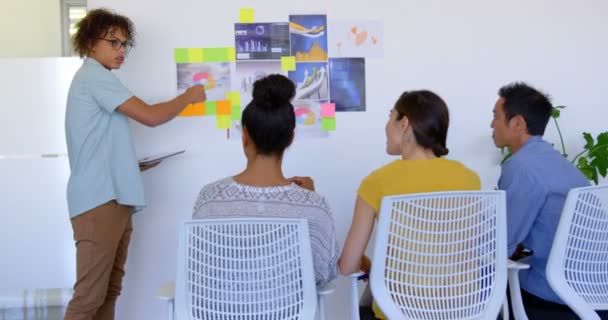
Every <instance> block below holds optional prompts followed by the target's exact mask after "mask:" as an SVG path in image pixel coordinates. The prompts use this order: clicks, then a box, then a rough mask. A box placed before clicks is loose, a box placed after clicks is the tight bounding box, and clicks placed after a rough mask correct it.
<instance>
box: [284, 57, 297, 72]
mask: <svg viewBox="0 0 608 320" xmlns="http://www.w3.org/2000/svg"><path fill="white" fill-rule="evenodd" d="M281 70H283V71H294V70H296V57H294V56H289V57H281Z"/></svg>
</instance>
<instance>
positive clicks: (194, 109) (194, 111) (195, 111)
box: [179, 102, 205, 117]
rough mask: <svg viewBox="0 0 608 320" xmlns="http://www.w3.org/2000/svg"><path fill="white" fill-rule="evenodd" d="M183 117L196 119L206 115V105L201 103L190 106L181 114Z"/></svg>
mask: <svg viewBox="0 0 608 320" xmlns="http://www.w3.org/2000/svg"><path fill="white" fill-rule="evenodd" d="M179 115H180V116H181V117H194V116H204V115H205V103H204V102H199V103H195V104H189V105H188V106H187V107H186V109H184V110H182V112H180V114H179Z"/></svg>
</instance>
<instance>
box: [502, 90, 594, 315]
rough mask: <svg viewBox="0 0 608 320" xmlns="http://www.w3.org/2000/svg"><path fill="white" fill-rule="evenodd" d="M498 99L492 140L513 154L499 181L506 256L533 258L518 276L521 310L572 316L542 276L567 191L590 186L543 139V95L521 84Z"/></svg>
mask: <svg viewBox="0 0 608 320" xmlns="http://www.w3.org/2000/svg"><path fill="white" fill-rule="evenodd" d="M498 94H499V96H500V98H499V99H498V101H497V102H496V105H495V107H494V119H493V120H492V125H491V127H492V129H493V133H492V138H493V139H494V143H495V144H496V146H497V147H509V148H511V151H512V152H513V155H512V156H511V157H510V158H509V159H508V160H507V161H506V162H505V163H504V164H503V165H502V171H501V174H500V179H499V180H498V188H499V189H500V190H505V191H506V194H507V235H508V252H509V254H510V255H513V256H512V258H513V259H518V258H520V257H521V256H522V250H525V251H528V252H530V253H531V254H530V255H529V257H527V258H526V262H527V263H529V264H530V269H529V270H521V271H520V282H521V288H522V298H523V301H524V305H525V307H526V310H527V311H528V315H529V316H530V318H531V319H534V318H535V316H534V310H535V309H536V310H538V309H546V310H561V311H562V312H563V313H564V314H565V313H570V314H571V315H574V313H572V311H571V310H570V309H569V308H568V307H567V306H565V305H563V302H562V301H561V299H560V298H559V297H558V296H557V295H556V294H555V292H554V291H553V290H552V289H551V287H550V286H549V283H548V282H547V276H546V273H545V271H546V267H547V259H548V257H549V252H550V251H551V246H552V244H553V238H554V237H555V232H556V230H557V225H558V224H559V220H560V217H561V213H562V208H563V206H564V202H565V200H566V196H567V194H568V191H569V190H570V189H572V188H575V187H581V186H587V185H589V181H588V180H587V179H586V178H585V176H584V175H583V174H582V173H581V172H580V171H579V170H578V169H577V168H576V167H575V166H574V165H572V163H570V161H568V160H567V159H566V158H564V157H563V156H562V155H561V154H560V153H559V152H557V151H556V150H555V149H554V148H553V146H552V145H551V144H549V143H547V142H546V141H544V140H543V139H542V135H543V134H544V132H545V127H546V126H547V122H548V121H549V118H550V117H551V112H552V110H553V106H552V105H551V102H550V101H549V98H548V97H547V96H545V95H544V94H542V93H540V92H539V91H537V90H536V89H534V88H532V87H530V86H528V85H527V84H525V83H512V84H509V85H507V86H504V87H502V88H501V89H500V90H499V92H498ZM545 316H546V314H544V315H541V316H540V317H545ZM536 318H537V319H538V318H539V317H538V316H537V317H536Z"/></svg>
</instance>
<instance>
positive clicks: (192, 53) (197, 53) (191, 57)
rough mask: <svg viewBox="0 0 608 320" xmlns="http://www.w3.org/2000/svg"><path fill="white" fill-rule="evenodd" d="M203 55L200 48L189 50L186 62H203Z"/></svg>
mask: <svg viewBox="0 0 608 320" xmlns="http://www.w3.org/2000/svg"><path fill="white" fill-rule="evenodd" d="M204 58H205V55H204V54H203V49H201V48H189V49H188V62H203V61H205V60H204Z"/></svg>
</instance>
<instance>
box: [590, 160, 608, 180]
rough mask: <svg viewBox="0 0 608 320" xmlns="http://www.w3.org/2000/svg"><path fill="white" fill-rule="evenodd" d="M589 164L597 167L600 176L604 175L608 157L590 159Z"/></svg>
mask: <svg viewBox="0 0 608 320" xmlns="http://www.w3.org/2000/svg"><path fill="white" fill-rule="evenodd" d="M590 165H591V166H592V167H594V169H597V171H598V173H599V174H600V175H601V176H602V177H606V173H607V171H608V157H597V158H595V159H593V160H592V161H591V163H590Z"/></svg>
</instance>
